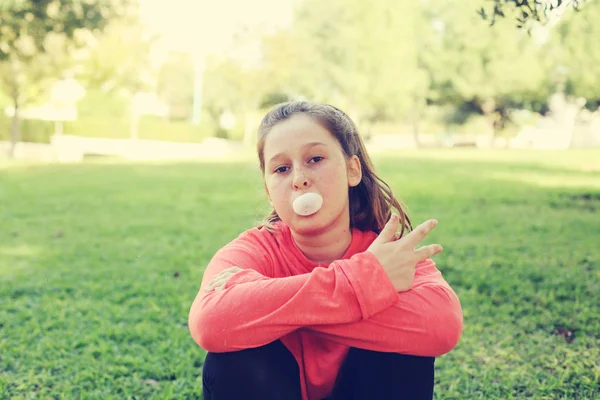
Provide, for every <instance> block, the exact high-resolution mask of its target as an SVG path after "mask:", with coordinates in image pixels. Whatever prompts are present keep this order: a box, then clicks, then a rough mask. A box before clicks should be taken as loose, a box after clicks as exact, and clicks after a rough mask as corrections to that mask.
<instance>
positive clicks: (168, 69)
mask: <svg viewBox="0 0 600 400" xmlns="http://www.w3.org/2000/svg"><path fill="white" fill-rule="evenodd" d="M194 80H195V74H194V60H193V58H192V56H191V55H190V54H188V53H184V52H171V53H169V56H168V58H167V60H166V62H165V63H164V64H163V65H162V67H161V69H160V71H159V73H158V94H159V95H160V96H161V98H162V99H163V100H164V101H165V102H166V103H167V105H168V106H169V115H170V117H171V118H174V119H179V120H191V119H192V114H193V110H192V106H193V104H194Z"/></svg>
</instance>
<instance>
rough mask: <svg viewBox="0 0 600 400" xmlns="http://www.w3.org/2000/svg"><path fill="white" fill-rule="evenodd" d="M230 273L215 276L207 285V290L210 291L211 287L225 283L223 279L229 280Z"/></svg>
mask: <svg viewBox="0 0 600 400" xmlns="http://www.w3.org/2000/svg"><path fill="white" fill-rule="evenodd" d="M229 277H230V275H229V274H220V275H219V276H215V277H214V278H213V279H212V280H211V281H210V283H209V284H208V286H206V289H205V290H206V291H209V290H211V289H214V288H215V287H217V286H219V285H220V284H222V283H223V281H225V282H227V280H229Z"/></svg>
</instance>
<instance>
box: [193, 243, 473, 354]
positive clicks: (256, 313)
mask: <svg viewBox="0 0 600 400" xmlns="http://www.w3.org/2000/svg"><path fill="white" fill-rule="evenodd" d="M234 247H235V246H234ZM248 260H254V262H253V263H252V264H253V265H252V266H249V265H248V264H246V265H244V263H247V262H248ZM265 264H266V261H265V260H257V259H256V252H253V251H252V249H251V248H249V247H247V246H246V247H245V246H237V247H235V248H225V249H223V250H222V251H221V252H219V253H217V255H216V256H215V257H214V258H213V260H212V261H211V263H210V264H209V266H208V267H207V270H206V272H205V276H204V279H203V284H202V287H201V289H200V291H199V293H198V295H197V297H196V299H195V301H194V304H193V305H192V308H191V310H190V315H189V326H190V331H191V333H192V336H193V338H194V339H195V340H196V342H197V343H198V344H199V345H200V346H201V347H203V348H204V349H206V350H208V351H213V352H227V351H235V350H241V349H245V348H252V347H258V346H262V345H265V344H267V343H270V342H272V341H274V340H277V339H279V338H281V337H282V336H285V335H286V334H288V333H290V332H293V331H295V330H298V329H302V330H307V331H310V332H311V333H313V334H315V335H318V336H321V337H323V338H326V339H329V340H332V341H335V342H337V343H342V344H345V345H348V346H353V347H359V348H364V349H369V350H376V351H386V352H396V353H404V354H413V355H421V356H439V355H442V354H445V353H447V352H449V351H450V350H451V349H452V348H453V347H454V346H455V345H456V344H457V343H458V340H459V339H460V336H461V333H462V310H461V306H460V302H459V300H458V298H457V296H456V294H455V293H454V291H453V290H452V289H451V288H450V286H449V285H448V284H447V282H446V281H445V280H444V279H443V277H442V275H441V273H440V272H439V271H438V270H437V268H436V267H435V263H434V262H433V261H431V260H426V261H424V262H422V263H420V264H419V265H417V267H416V270H415V279H414V283H413V286H412V288H411V289H410V290H407V291H404V292H400V293H398V292H396V290H395V288H394V286H393V285H392V283H391V282H390V280H389V278H388V277H387V275H386V273H385V271H384V270H383V268H382V267H381V265H380V264H379V262H378V261H377V259H376V258H375V257H374V256H373V255H372V254H371V253H369V252H364V253H359V254H357V255H355V256H354V257H352V258H351V259H349V260H338V261H335V262H334V263H332V264H331V265H330V266H329V267H328V268H315V270H313V271H312V272H311V273H307V274H302V275H296V276H290V277H284V278H271V277H269V276H268V266H266V265H265ZM238 265H239V266H240V267H238V268H239V270H237V269H235V270H229V272H225V273H223V272H224V271H227V270H228V269H229V268H232V267H235V266H238ZM257 266H259V267H257ZM259 269H261V270H259ZM224 277H227V279H226V280H225V281H224V283H220V284H218V285H217V284H215V282H219V281H220V280H221V281H222V280H223V278H224ZM211 284H215V285H213V286H214V287H221V286H222V290H209V291H206V290H205V289H206V288H209V289H212V288H213V286H211Z"/></svg>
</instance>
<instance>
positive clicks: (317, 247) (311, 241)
mask: <svg viewBox="0 0 600 400" xmlns="http://www.w3.org/2000/svg"><path fill="white" fill-rule="evenodd" d="M292 237H293V238H294V242H296V245H297V246H298V248H299V249H300V251H302V253H304V255H305V256H306V257H307V258H308V259H309V260H311V261H314V262H317V263H320V264H330V263H332V262H333V261H335V260H339V259H340V258H342V256H343V255H344V254H345V253H346V250H348V247H350V243H351V242H352V230H351V229H350V216H349V213H348V212H345V213H342V215H341V216H340V218H338V219H337V220H336V221H335V222H334V223H333V224H332V225H330V226H328V227H327V228H325V229H323V230H321V231H318V232H310V233H304V232H300V233H299V232H294V231H292Z"/></svg>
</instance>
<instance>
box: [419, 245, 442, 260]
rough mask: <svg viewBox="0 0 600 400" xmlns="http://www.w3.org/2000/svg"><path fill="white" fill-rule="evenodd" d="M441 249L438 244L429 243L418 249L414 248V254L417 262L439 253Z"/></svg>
mask: <svg viewBox="0 0 600 400" xmlns="http://www.w3.org/2000/svg"><path fill="white" fill-rule="evenodd" d="M442 250H444V249H443V248H442V246H440V245H439V244H431V245H429V246H423V247H421V248H420V249H418V250H416V251H415V254H416V256H417V259H418V262H421V261H424V260H427V259H428V258H431V257H433V256H435V255H436V254H439V253H441V252H442Z"/></svg>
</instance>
